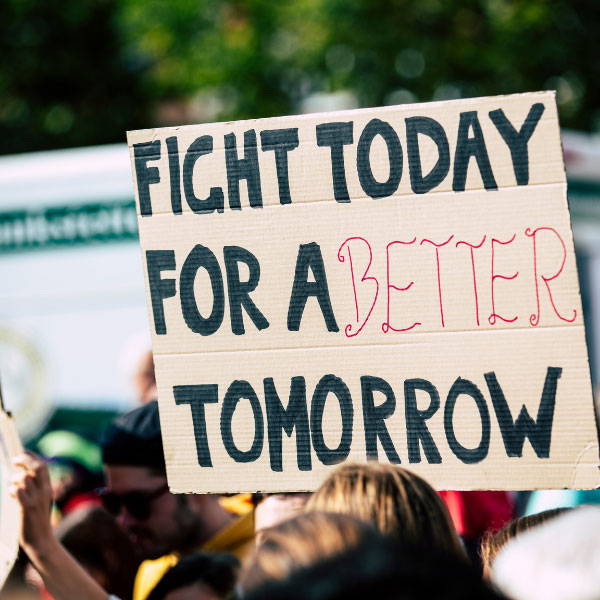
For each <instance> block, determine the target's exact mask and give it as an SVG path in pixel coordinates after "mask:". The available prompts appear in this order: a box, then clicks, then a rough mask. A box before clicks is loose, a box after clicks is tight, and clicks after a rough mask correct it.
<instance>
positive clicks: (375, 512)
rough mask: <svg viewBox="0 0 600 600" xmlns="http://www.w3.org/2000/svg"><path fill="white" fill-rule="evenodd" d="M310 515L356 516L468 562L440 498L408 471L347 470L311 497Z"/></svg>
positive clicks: (359, 467) (385, 467)
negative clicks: (312, 512) (330, 513)
mask: <svg viewBox="0 0 600 600" xmlns="http://www.w3.org/2000/svg"><path fill="white" fill-rule="evenodd" d="M306 510H307V511H312V510H322V511H327V512H337V513H345V514H348V515H352V516H354V517H357V518H359V519H362V520H364V521H366V522H368V523H371V524H372V525H373V526H375V527H376V528H377V530H379V531H380V532H381V533H383V534H385V535H389V536H392V537H394V538H396V539H397V540H400V541H401V542H405V543H412V544H418V545H427V546H429V547H431V548H433V549H435V550H437V551H439V552H449V553H452V554H454V555H457V556H459V557H461V558H464V557H465V553H464V550H463V547H462V544H461V542H460V539H459V537H458V534H457V533H456V530H455V529H454V526H453V524H452V521H451V520H450V516H449V515H448V511H447V509H446V506H445V505H444V503H443V502H442V500H441V498H440V497H439V495H438V494H437V493H436V491H435V490H434V489H433V488H432V487H431V486H430V485H429V484H428V483H427V482H426V481H425V480H424V479H422V478H421V477H419V476H418V475H416V474H415V473H412V472H411V471H408V470H406V469H403V468H402V467H398V466H394V465H385V464H379V463H368V464H364V465H359V464H349V465H343V466H341V467H339V468H338V469H336V470H335V471H334V472H333V473H332V474H331V475H330V476H329V477H328V478H327V479H326V480H325V481H324V482H323V484H322V485H321V486H320V487H319V488H318V489H317V491H316V492H315V493H314V494H313V495H312V496H311V498H310V499H309V500H308V502H307V504H306Z"/></svg>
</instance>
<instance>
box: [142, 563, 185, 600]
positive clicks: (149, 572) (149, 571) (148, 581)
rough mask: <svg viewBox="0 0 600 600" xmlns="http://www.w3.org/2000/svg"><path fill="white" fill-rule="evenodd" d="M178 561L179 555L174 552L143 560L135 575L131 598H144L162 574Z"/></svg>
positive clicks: (143, 599)
mask: <svg viewBox="0 0 600 600" xmlns="http://www.w3.org/2000/svg"><path fill="white" fill-rule="evenodd" d="M178 561H179V556H178V555H177V554H175V553H172V554H165V555H164V556H160V557H159V558H155V559H153V560H145V561H143V562H142V564H141V565H140V566H139V568H138V571H137V574H136V576H135V582H134V585H133V600H145V599H146V598H147V597H148V595H149V594H150V592H151V591H152V590H153V589H154V588H155V587H156V584H157V583H158V582H159V581H160V580H161V579H162V577H163V575H164V574H165V573H166V572H167V571H168V570H169V569H170V568H171V567H173V566H175V565H176V564H177V562H178Z"/></svg>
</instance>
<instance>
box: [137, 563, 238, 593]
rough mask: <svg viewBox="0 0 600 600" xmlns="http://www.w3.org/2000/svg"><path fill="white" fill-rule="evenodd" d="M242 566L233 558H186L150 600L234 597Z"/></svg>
mask: <svg viewBox="0 0 600 600" xmlns="http://www.w3.org/2000/svg"><path fill="white" fill-rule="evenodd" d="M239 566H240V564H239V561H238V559H237V558H235V556H232V555H231V554H218V553H212V552H211V553H208V552H202V553H197V554H192V555H190V556H186V557H185V558H182V559H181V560H180V561H179V562H178V563H177V564H176V565H175V566H173V567H171V568H170V569H169V570H168V571H167V572H166V573H165V574H164V575H163V578H162V579H161V580H160V581H159V582H158V584H157V585H156V587H155V588H154V589H153V590H152V592H150V595H149V596H148V600H225V599H226V598H230V597H232V594H233V591H234V588H235V583H236V579H237V572H238V569H239Z"/></svg>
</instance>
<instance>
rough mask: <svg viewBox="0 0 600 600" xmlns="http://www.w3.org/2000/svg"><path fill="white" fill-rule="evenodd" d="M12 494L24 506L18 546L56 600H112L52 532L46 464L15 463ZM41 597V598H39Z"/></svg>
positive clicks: (23, 459)
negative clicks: (83, 599)
mask: <svg viewBox="0 0 600 600" xmlns="http://www.w3.org/2000/svg"><path fill="white" fill-rule="evenodd" d="M13 466H14V473H13V481H12V485H11V488H10V493H11V495H13V496H14V497H15V498H16V499H17V501H18V502H19V504H20V505H21V511H22V515H23V518H22V521H21V530H20V535H19V543H20V545H21V548H22V549H23V551H24V552H25V553H26V554H27V557H28V558H29V560H30V561H31V564H32V565H33V567H34V569H35V570H36V571H37V573H39V575H40V577H41V578H42V581H43V584H44V586H45V591H44V594H46V597H48V595H49V596H50V597H51V598H53V599H54V600H81V599H82V598H85V600H110V598H111V597H109V595H108V594H107V592H106V591H105V590H103V589H102V587H101V586H100V585H99V584H98V582H97V581H96V580H94V578H93V577H91V576H90V574H89V573H88V572H86V570H85V569H84V568H83V567H82V566H81V565H80V564H79V563H78V562H77V561H76V560H75V559H74V558H73V556H71V554H70V553H69V552H68V551H67V550H66V549H65V547H64V546H63V545H62V544H61V543H60V542H59V541H58V539H57V538H56V536H55V535H54V531H53V530H52V524H51V522H50V511H51V508H52V503H53V494H52V486H51V484H50V476H49V473H48V467H47V465H46V463H45V462H44V461H43V460H42V459H41V458H39V457H37V456H34V455H31V454H23V455H21V456H18V457H16V458H15V459H14V460H13ZM38 597H39V596H38Z"/></svg>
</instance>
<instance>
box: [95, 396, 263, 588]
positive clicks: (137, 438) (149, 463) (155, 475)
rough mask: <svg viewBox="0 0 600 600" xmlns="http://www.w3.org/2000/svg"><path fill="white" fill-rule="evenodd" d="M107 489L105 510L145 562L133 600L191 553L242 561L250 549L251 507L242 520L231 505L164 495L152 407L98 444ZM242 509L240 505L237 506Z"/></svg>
mask: <svg viewBox="0 0 600 600" xmlns="http://www.w3.org/2000/svg"><path fill="white" fill-rule="evenodd" d="M102 459H103V462H104V465H105V472H106V478H107V487H106V489H104V490H103V492H102V494H101V496H102V500H103V503H104V506H105V508H106V509H107V510H108V511H109V512H111V513H112V514H113V515H115V516H116V518H117V520H118V522H119V523H120V524H121V525H122V526H123V527H124V528H125V529H126V530H127V531H128V532H129V534H130V536H131V539H132V541H133V544H134V546H135V547H136V549H137V551H138V552H139V555H140V557H141V558H142V559H145V560H144V562H142V564H141V565H140V568H139V570H138V573H137V576H136V580H135V585H134V593H133V598H134V600H144V599H145V598H147V597H148V595H149V593H150V592H151V590H152V589H153V588H154V587H155V585H156V584H157V583H158V581H160V579H161V578H162V577H163V575H164V574H165V572H166V571H167V570H168V569H169V568H170V567H172V566H174V565H175V564H176V563H177V562H178V561H179V559H180V558H181V557H182V556H186V555H189V554H192V553H194V552H198V551H200V550H202V551H214V552H230V553H232V554H234V555H236V556H238V557H240V558H241V557H243V556H244V554H246V553H247V552H248V550H249V549H250V547H251V546H252V543H253V536H254V523H253V515H252V512H251V506H249V507H248V508H243V510H245V511H247V512H245V514H234V513H233V512H230V510H228V507H229V508H230V507H232V506H234V507H236V506H237V507H239V506H240V503H237V504H236V503H235V502H234V501H233V500H235V499H233V500H232V499H231V498H228V499H221V498H220V497H219V496H216V495H209V494H186V495H183V494H177V495H175V494H172V493H171V492H170V491H169V486H168V484H167V477H166V467H165V461H164V455H163V448H162V436H161V430H160V422H159V416H158V406H157V402H156V401H152V402H149V403H147V404H144V405H143V406H140V407H139V408H136V409H134V410H133V411H131V412H129V413H127V414H125V415H121V416H119V417H117V418H116V419H115V420H114V421H113V422H112V423H111V424H110V425H109V427H108V428H107V430H106V432H105V434H104V437H103V442H102ZM241 505H242V506H243V503H241Z"/></svg>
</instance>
